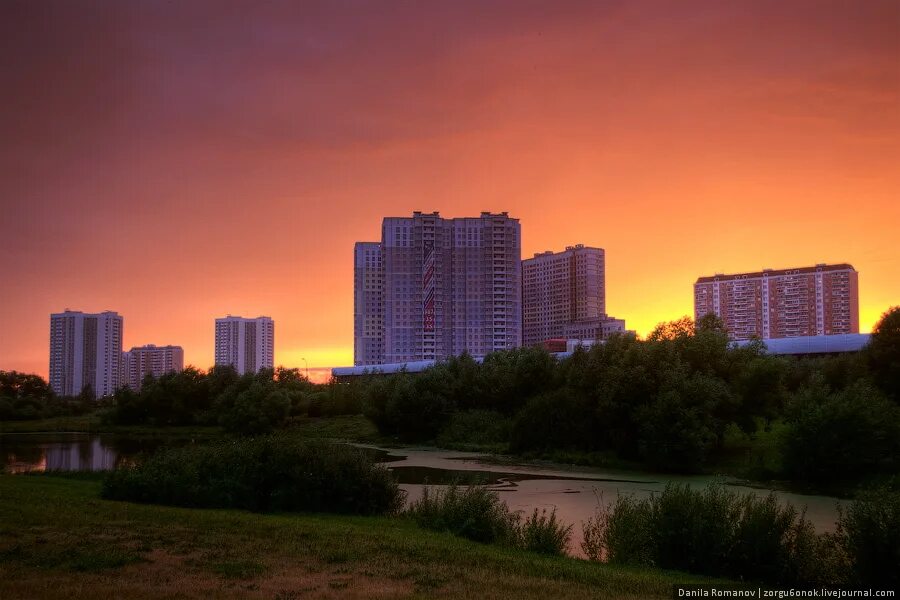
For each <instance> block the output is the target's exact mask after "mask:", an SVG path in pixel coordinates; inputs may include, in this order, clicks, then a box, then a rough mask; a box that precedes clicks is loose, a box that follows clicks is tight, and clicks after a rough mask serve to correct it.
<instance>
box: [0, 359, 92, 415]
mask: <svg viewBox="0 0 900 600" xmlns="http://www.w3.org/2000/svg"><path fill="white" fill-rule="evenodd" d="M96 408H97V405H96V403H95V402H94V396H93V394H92V393H91V391H90V388H87V389H85V390H84V392H83V393H82V394H81V395H80V396H75V397H69V396H57V395H56V394H54V393H53V390H51V389H50V386H49V385H48V384H47V382H46V381H44V379H43V378H42V377H41V376H39V375H34V374H30V373H20V372H18V371H0V421H27V420H31V419H49V418H52V417H61V416H71V415H82V414H85V413H87V412H90V411H92V410H95V409H96Z"/></svg>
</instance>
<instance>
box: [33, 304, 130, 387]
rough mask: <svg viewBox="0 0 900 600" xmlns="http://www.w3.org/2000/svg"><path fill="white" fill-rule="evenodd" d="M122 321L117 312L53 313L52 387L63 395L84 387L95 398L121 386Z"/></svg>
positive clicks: (51, 317)
mask: <svg viewBox="0 0 900 600" xmlns="http://www.w3.org/2000/svg"><path fill="white" fill-rule="evenodd" d="M122 326H123V320H122V317H121V316H119V314H118V313H116V312H113V311H106V312H102V313H97V314H91V313H83V312H79V311H73V310H66V311H65V312H61V313H53V314H51V315H50V387H51V389H53V391H54V392H56V393H57V394H59V395H60V396H77V395H78V394H80V393H81V392H82V391H84V390H85V388H90V391H91V392H92V393H93V394H94V395H95V396H96V397H98V398H99V397H103V396H111V395H112V394H113V393H114V392H115V391H116V388H117V387H118V386H119V377H120V369H121V361H122Z"/></svg>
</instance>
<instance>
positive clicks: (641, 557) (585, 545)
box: [581, 495, 654, 565]
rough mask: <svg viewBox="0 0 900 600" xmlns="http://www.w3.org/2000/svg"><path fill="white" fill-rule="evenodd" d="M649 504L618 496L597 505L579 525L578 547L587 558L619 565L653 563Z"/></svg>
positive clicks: (645, 501) (629, 497) (630, 497)
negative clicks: (579, 540)
mask: <svg viewBox="0 0 900 600" xmlns="http://www.w3.org/2000/svg"><path fill="white" fill-rule="evenodd" d="M650 527H651V521H650V503H649V501H647V500H643V501H639V500H635V499H634V497H632V496H624V495H623V496H619V497H618V498H617V499H616V502H615V504H614V505H612V506H609V505H603V504H601V505H600V506H599V507H598V511H597V514H596V515H595V516H594V517H593V518H590V519H588V520H587V522H586V523H584V525H583V527H582V533H583V534H584V541H583V542H582V544H581V549H582V550H583V551H584V553H585V555H586V556H587V557H588V559H590V560H596V561H600V560H605V561H607V562H611V563H618V564H634V565H652V564H653V561H654V555H653V551H652V549H653V542H652V539H651V537H650Z"/></svg>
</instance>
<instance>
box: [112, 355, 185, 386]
mask: <svg viewBox="0 0 900 600" xmlns="http://www.w3.org/2000/svg"><path fill="white" fill-rule="evenodd" d="M183 370H184V350H183V349H182V348H181V346H154V345H153V344H147V345H146V346H135V347H134V348H132V349H131V350H129V351H128V352H123V353H122V385H126V386H128V387H130V388H131V389H133V390H136V391H137V390H140V389H141V383H142V382H143V381H144V377H146V376H147V375H152V376H153V377H154V378H158V377H160V376H162V375H165V374H166V373H174V372H178V371H183Z"/></svg>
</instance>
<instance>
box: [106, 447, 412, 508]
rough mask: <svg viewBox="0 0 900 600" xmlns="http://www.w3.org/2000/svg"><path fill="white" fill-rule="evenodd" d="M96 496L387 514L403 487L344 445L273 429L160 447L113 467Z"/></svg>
mask: <svg viewBox="0 0 900 600" xmlns="http://www.w3.org/2000/svg"><path fill="white" fill-rule="evenodd" d="M103 497H104V498H109V499H112V500H127V501H131V502H145V503H152V504H168V505H174V506H187V507H210V508H241V509H246V510H252V511H261V512H269V511H272V512H282V511H286V512H290V511H316V512H333V513H349V514H363V515H369V514H390V513H393V512H396V511H397V510H398V509H399V507H400V504H401V502H402V492H401V491H400V489H399V488H398V486H397V483H396V482H395V481H394V479H393V477H392V476H391V475H390V473H389V472H388V471H387V469H385V468H384V467H382V466H378V465H374V464H373V463H372V462H371V460H369V459H368V458H367V457H366V456H365V454H364V453H363V452H361V451H359V450H357V449H355V448H352V447H350V446H343V445H335V444H324V443H305V442H298V441H296V440H291V439H286V438H282V437H278V436H265V437H260V438H255V439H244V440H235V441H228V442H221V443H217V444H213V445H208V446H189V447H185V448H179V449H170V450H164V451H162V452H159V453H157V454H154V455H153V456H151V457H150V458H148V459H147V460H145V461H143V462H142V463H141V464H139V465H137V466H133V467H128V468H124V469H119V470H116V471H112V472H111V473H109V474H108V475H107V476H106V479H105V480H104V483H103Z"/></svg>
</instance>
